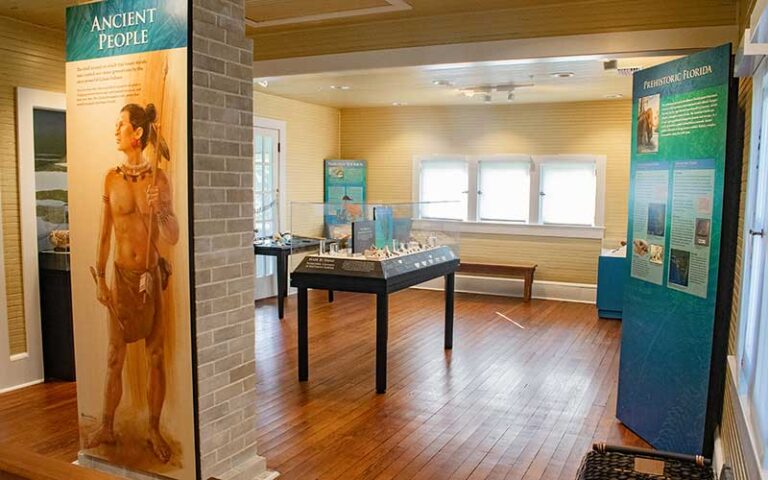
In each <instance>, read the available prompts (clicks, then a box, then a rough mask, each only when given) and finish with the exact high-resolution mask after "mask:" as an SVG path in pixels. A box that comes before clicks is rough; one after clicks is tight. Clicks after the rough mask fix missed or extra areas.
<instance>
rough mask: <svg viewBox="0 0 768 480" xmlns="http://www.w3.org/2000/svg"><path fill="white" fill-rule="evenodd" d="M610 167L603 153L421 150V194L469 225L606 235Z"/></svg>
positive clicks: (417, 169)
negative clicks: (427, 152) (447, 152)
mask: <svg viewBox="0 0 768 480" xmlns="http://www.w3.org/2000/svg"><path fill="white" fill-rule="evenodd" d="M604 170H605V157H604V156H600V155H546V156H541V155H525V154H496V155H481V156H471V155H430V156H417V157H415V158H414V173H415V175H414V200H415V201H419V202H438V203H431V204H426V205H422V206H421V214H420V217H421V219H422V220H434V221H437V220H453V221H461V222H462V224H463V225H464V227H461V228H462V230H464V231H474V232H487V233H519V234H531V235H553V236H576V237H583V238H601V237H602V232H603V214H604V205H603V197H604V190H605V171H604Z"/></svg>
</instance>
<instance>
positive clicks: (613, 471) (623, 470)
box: [576, 443, 715, 480]
mask: <svg viewBox="0 0 768 480" xmlns="http://www.w3.org/2000/svg"><path fill="white" fill-rule="evenodd" d="M714 478H715V475H714V472H713V471H712V466H711V464H710V462H709V460H706V459H705V458H704V457H700V456H696V457H693V456H689V455H681V454H677V453H669V452H659V451H655V450H646V449H642V448H631V447H618V446H612V445H606V444H604V443H596V444H594V445H593V446H592V451H591V452H589V453H587V455H586V456H585V457H584V460H582V462H581V467H579V473H578V474H577V475H576V479H577V480H714Z"/></svg>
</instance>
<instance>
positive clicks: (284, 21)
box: [245, 0, 413, 28]
mask: <svg viewBox="0 0 768 480" xmlns="http://www.w3.org/2000/svg"><path fill="white" fill-rule="evenodd" d="M384 1H385V2H387V3H388V5H385V6H382V7H371V8H356V9H353V10H344V11H341V12H331V13H318V14H315V15H304V16H301V17H290V18H281V19H279V20H265V21H263V22H259V21H256V20H251V19H250V18H247V17H246V19H245V23H246V24H247V25H248V26H249V27H253V28H264V27H274V26H277V25H294V24H297V23H306V22H319V21H321V20H334V19H339V18H348V17H358V16H360V15H375V14H379V13H389V12H400V11H403V10H412V9H413V7H412V6H411V5H409V4H408V3H407V2H405V1H404V0H384Z"/></svg>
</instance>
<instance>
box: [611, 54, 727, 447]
mask: <svg viewBox="0 0 768 480" xmlns="http://www.w3.org/2000/svg"><path fill="white" fill-rule="evenodd" d="M730 80H731V49H730V46H729V45H724V46H722V47H718V48H714V49H711V50H708V51H704V52H700V53H697V54H695V55H691V56H689V57H686V58H683V59H679V60H676V61H673V62H669V63H666V64H663V65H659V66H657V67H654V68H649V69H646V70H641V71H639V72H637V73H636V74H635V75H634V87H633V104H634V106H633V124H632V164H631V172H630V175H631V182H630V198H629V222H628V227H627V235H628V246H627V248H628V251H627V275H628V277H627V283H626V288H625V294H624V311H623V326H622V340H621V363H620V371H619V390H618V405H617V416H618V418H619V419H620V420H621V421H622V422H623V423H624V424H625V425H626V426H627V427H628V428H630V429H631V430H633V431H634V432H635V433H637V434H638V435H640V436H641V437H642V438H643V439H645V440H646V441H648V442H649V443H650V444H651V445H652V446H653V447H655V448H658V449H662V450H670V451H676V452H681V453H687V454H702V453H708V452H709V451H710V448H711V447H709V446H707V444H708V443H709V440H708V434H707V433H706V432H707V431H708V430H711V428H710V425H707V424H708V421H707V418H708V415H710V414H711V410H709V413H708V409H711V406H710V395H711V393H712V392H711V389H712V383H711V382H712V372H711V365H712V358H713V350H715V349H717V348H718V345H719V344H723V343H724V342H727V338H716V337H715V331H716V325H715V309H716V302H717V298H718V296H719V295H718V270H719V268H720V265H721V264H720V252H721V233H722V232H724V230H723V229H722V220H723V193H724V183H725V182H724V180H725V169H726V168H725V161H726V137H727V131H728V125H727V123H728V106H729V85H730Z"/></svg>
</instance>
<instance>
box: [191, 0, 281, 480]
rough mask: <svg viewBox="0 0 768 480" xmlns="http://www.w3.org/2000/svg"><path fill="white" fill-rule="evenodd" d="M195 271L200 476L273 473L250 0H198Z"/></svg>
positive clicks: (225, 477) (194, 60)
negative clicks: (260, 410) (257, 234)
mask: <svg viewBox="0 0 768 480" xmlns="http://www.w3.org/2000/svg"><path fill="white" fill-rule="evenodd" d="M192 5H193V11H192V18H193V27H192V28H193V39H192V103H193V106H192V111H193V127H192V135H193V141H194V144H193V176H194V193H193V198H194V200H193V201H194V207H193V209H194V253H195V258H194V263H195V265H194V273H195V296H196V302H195V308H196V319H195V320H196V326H197V376H198V405H199V424H200V452H199V455H200V465H201V473H202V478H203V479H208V478H209V477H215V478H218V479H221V480H230V479H232V480H234V479H249V480H251V479H255V478H268V477H270V476H273V475H274V474H269V473H267V472H266V462H265V460H264V458H263V457H260V456H258V455H257V453H256V432H255V421H254V420H255V417H254V415H255V404H256V398H255V397H256V395H255V367H254V348H255V342H254V306H253V296H254V295H253V288H254V283H253V269H254V259H253V167H252V162H253V159H252V158H253V74H252V62H253V44H252V41H251V40H250V39H248V38H246V37H245V20H244V0H193V2H192Z"/></svg>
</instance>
